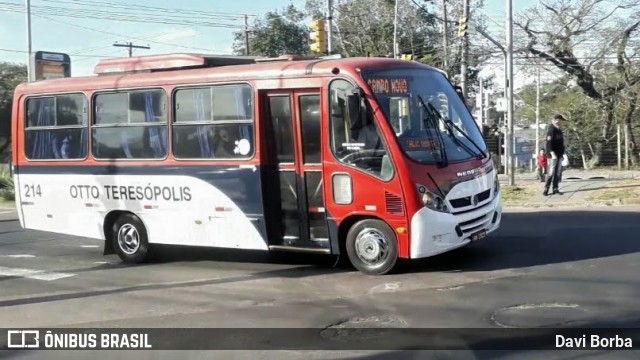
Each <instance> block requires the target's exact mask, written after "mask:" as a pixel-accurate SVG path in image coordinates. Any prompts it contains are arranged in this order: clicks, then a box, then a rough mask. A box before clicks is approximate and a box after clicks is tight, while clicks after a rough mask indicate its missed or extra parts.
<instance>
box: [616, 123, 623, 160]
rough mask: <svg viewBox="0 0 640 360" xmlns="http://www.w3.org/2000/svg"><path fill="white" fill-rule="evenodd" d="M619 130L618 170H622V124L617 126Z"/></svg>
mask: <svg viewBox="0 0 640 360" xmlns="http://www.w3.org/2000/svg"><path fill="white" fill-rule="evenodd" d="M617 128H618V136H617V138H618V169H619V170H622V134H621V132H622V131H621V129H620V124H618V125H617Z"/></svg>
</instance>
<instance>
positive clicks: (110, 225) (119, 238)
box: [104, 210, 149, 263]
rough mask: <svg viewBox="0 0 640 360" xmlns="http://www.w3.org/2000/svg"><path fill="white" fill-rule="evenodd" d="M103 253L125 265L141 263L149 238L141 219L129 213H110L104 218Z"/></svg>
mask: <svg viewBox="0 0 640 360" xmlns="http://www.w3.org/2000/svg"><path fill="white" fill-rule="evenodd" d="M104 234H105V253H107V251H111V252H109V253H112V254H113V253H115V254H117V255H118V257H120V259H121V260H122V261H123V262H126V263H141V262H144V261H145V260H146V259H147V255H148V253H149V236H148V232H147V228H146V226H145V225H144V222H143V221H142V219H140V218H139V217H138V216H137V215H136V214H134V213H132V212H129V211H120V210H116V211H111V212H110V213H109V214H107V216H106V217H105V221H104Z"/></svg>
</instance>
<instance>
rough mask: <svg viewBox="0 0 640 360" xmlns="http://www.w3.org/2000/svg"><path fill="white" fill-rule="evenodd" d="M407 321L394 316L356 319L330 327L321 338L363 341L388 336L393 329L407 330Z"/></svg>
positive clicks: (323, 332) (321, 332)
mask: <svg viewBox="0 0 640 360" xmlns="http://www.w3.org/2000/svg"><path fill="white" fill-rule="evenodd" d="M407 325H408V323H407V321H406V320H405V319H402V318H400V317H397V316H392V315H381V316H368V317H355V318H351V319H348V320H345V321H341V322H339V323H336V324H333V325H330V326H328V327H326V328H325V329H323V330H322V331H320V336H322V337H323V338H325V339H329V340H333V341H345V342H346V341H363V340H371V339H375V338H384V337H386V336H388V335H389V334H390V333H391V332H392V329H395V328H405V327H407Z"/></svg>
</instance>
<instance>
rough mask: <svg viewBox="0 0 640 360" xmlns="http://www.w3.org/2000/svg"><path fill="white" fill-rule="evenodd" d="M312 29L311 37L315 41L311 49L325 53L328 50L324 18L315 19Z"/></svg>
mask: <svg viewBox="0 0 640 360" xmlns="http://www.w3.org/2000/svg"><path fill="white" fill-rule="evenodd" d="M311 30H312V32H311V34H310V35H309V38H311V40H312V41H313V43H312V44H311V51H313V52H315V53H325V52H326V51H327V35H326V33H325V30H324V20H322V19H316V20H313V22H312V23H311Z"/></svg>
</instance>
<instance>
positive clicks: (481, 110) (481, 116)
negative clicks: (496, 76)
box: [478, 76, 486, 129]
mask: <svg viewBox="0 0 640 360" xmlns="http://www.w3.org/2000/svg"><path fill="white" fill-rule="evenodd" d="M483 96H484V79H483V78H482V76H480V94H479V97H480V106H479V107H478V108H479V110H478V118H479V119H478V120H479V121H478V122H479V124H478V126H479V127H480V128H481V129H482V125H484V123H485V121H486V119H485V118H484V101H483V100H484V99H483V98H482V97H483Z"/></svg>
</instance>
